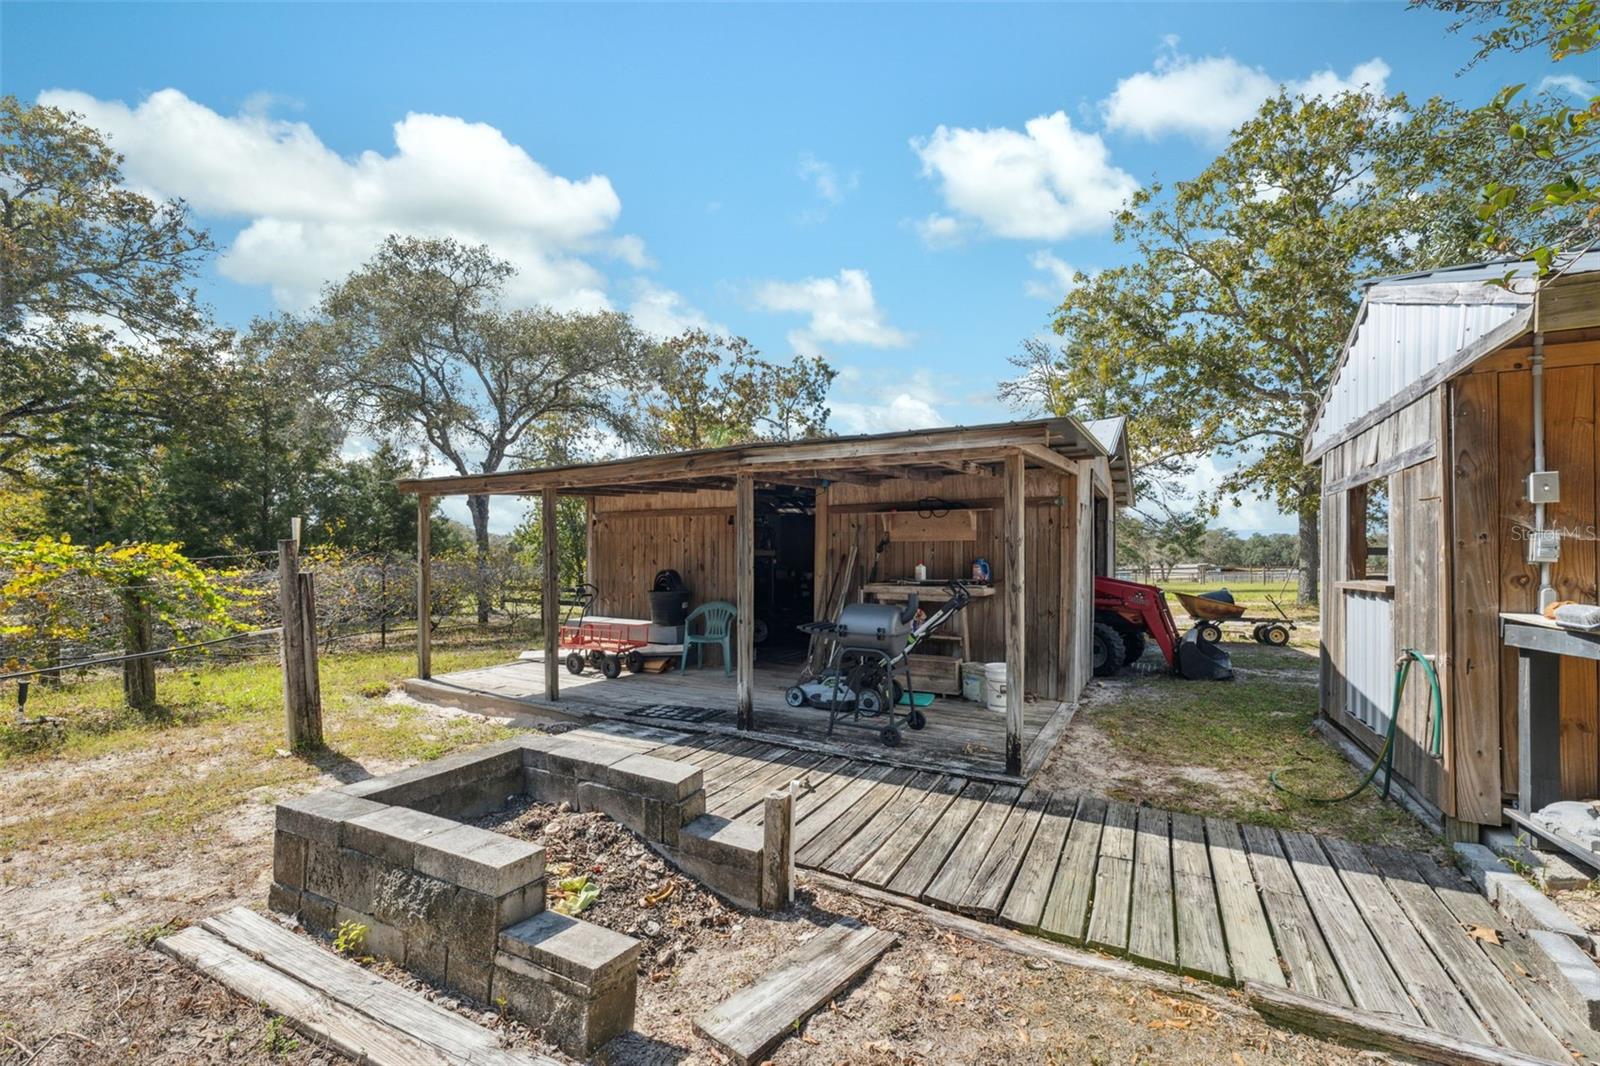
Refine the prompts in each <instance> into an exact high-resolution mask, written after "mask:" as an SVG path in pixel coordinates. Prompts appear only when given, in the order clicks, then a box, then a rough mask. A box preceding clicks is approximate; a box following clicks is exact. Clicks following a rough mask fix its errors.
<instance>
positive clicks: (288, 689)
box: [278, 538, 322, 751]
mask: <svg viewBox="0 0 1600 1066" xmlns="http://www.w3.org/2000/svg"><path fill="white" fill-rule="evenodd" d="M310 578H311V575H310V574H305V575H302V574H301V573H300V553H299V551H298V548H297V545H296V544H295V541H294V540H293V539H292V538H291V539H289V540H280V541H278V609H279V614H280V615H281V616H282V619H283V640H282V646H283V713H284V734H285V736H286V738H287V739H288V742H289V747H290V748H291V749H292V750H294V751H303V750H306V749H312V748H320V747H322V707H321V702H322V698H321V694H320V693H319V692H318V689H317V637H316V602H315V601H316V596H315V592H314V591H312V585H311V581H310ZM308 606H309V610H310V621H309V624H308V620H307V614H308V611H307V609H308Z"/></svg>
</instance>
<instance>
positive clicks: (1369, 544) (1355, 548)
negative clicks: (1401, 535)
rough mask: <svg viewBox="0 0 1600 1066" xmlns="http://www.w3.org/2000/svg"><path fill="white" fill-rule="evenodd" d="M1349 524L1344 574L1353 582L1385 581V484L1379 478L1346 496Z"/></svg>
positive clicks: (1387, 540)
mask: <svg viewBox="0 0 1600 1066" xmlns="http://www.w3.org/2000/svg"><path fill="white" fill-rule="evenodd" d="M1346 505H1347V507H1348V511H1347V514H1348V516H1349V520H1350V536H1349V543H1350V558H1349V565H1348V570H1349V572H1348V574H1347V575H1346V576H1347V577H1348V578H1350V579H1351V580H1353V581H1362V580H1368V579H1372V580H1385V579H1387V578H1388V577H1389V574H1390V572H1391V571H1390V567H1389V481H1388V479H1387V478H1379V479H1378V480H1376V481H1369V482H1367V483H1366V484H1365V485H1358V486H1356V487H1355V488H1353V489H1351V490H1350V491H1349V493H1348V494H1347V496H1346Z"/></svg>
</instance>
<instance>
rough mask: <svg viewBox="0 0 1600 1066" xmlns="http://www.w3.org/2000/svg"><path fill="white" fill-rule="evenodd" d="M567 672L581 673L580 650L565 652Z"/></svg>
mask: <svg viewBox="0 0 1600 1066" xmlns="http://www.w3.org/2000/svg"><path fill="white" fill-rule="evenodd" d="M567 673H569V674H581V673H583V655H582V654H581V653H580V652H575V651H569V652H567Z"/></svg>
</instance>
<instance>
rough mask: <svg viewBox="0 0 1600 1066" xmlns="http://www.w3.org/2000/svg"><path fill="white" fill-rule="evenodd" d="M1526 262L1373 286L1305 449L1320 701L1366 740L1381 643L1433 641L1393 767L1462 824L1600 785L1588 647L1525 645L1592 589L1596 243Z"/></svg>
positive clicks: (1385, 676) (1377, 689) (1591, 595)
mask: <svg viewBox="0 0 1600 1066" xmlns="http://www.w3.org/2000/svg"><path fill="white" fill-rule="evenodd" d="M1508 273H1509V274H1512V275H1515V277H1516V280H1514V281H1512V282H1511V283H1510V284H1509V285H1505V284H1501V283H1499V282H1500V281H1501V279H1504V278H1505V277H1506V275H1507V274H1508ZM1530 275H1531V268H1530V265H1529V264H1526V263H1503V262H1502V263H1491V264H1482V265H1476V266H1468V267H1460V268H1454V269H1447V270H1436V271H1431V272H1428V273H1422V274H1417V275H1413V276H1408V277H1399V278H1389V279H1384V280H1380V281H1376V282H1373V283H1371V284H1369V285H1368V286H1367V287H1366V290H1365V294H1364V298H1363V300H1362V304H1361V308H1360V311H1359V313H1358V315H1357V319H1356V323H1355V325H1354V327H1353V329H1352V330H1351V333H1350V338H1349V341H1348V343H1347V345H1346V348H1345V351H1344V354H1343V356H1342V358H1341V360H1340V363H1339V366H1338V369H1337V371H1336V373H1335V376H1334V378H1333V381H1332V384H1331V385H1330V387H1329V390H1328V393H1327V395H1326V397H1325V398H1324V401H1323V404H1322V408H1321V411H1320V413H1319V415H1318V418H1317V421H1316V423H1315V425H1314V427H1313V429H1312V431H1311V433H1310V435H1309V437H1308V439H1307V441H1306V450H1305V455H1306V458H1307V459H1308V461H1316V462H1320V463H1321V465H1322V529H1321V546H1322V553H1321V554H1322V585H1323V589H1324V599H1323V614H1322V694H1321V699H1322V707H1323V710H1324V712H1325V713H1326V714H1327V715H1328V717H1329V718H1330V719H1332V721H1333V722H1334V723H1335V724H1336V725H1338V726H1339V727H1340V728H1341V729H1343V730H1344V731H1345V732H1346V733H1348V734H1349V735H1350V736H1351V737H1353V738H1354V739H1355V740H1356V741H1357V742H1358V743H1360V744H1361V745H1362V746H1364V747H1365V748H1367V749H1368V750H1369V751H1370V752H1372V753H1374V754H1376V753H1378V752H1379V751H1380V750H1381V749H1382V746H1383V743H1384V737H1385V734H1386V732H1387V730H1388V728H1389V726H1390V707H1391V691H1392V687H1393V684H1394V674H1395V663H1396V659H1397V657H1398V656H1399V655H1400V654H1401V653H1402V651H1403V650H1404V649H1407V648H1414V649H1416V650H1417V651H1419V652H1420V653H1422V654H1424V655H1426V656H1428V657H1430V659H1431V660H1432V661H1433V662H1434V663H1435V664H1436V665H1437V667H1438V673H1439V679H1440V682H1441V685H1442V689H1443V709H1444V713H1443V717H1442V721H1440V720H1438V718H1437V716H1435V715H1434V714H1432V713H1431V711H1430V703H1429V700H1428V698H1427V686H1426V684H1424V683H1422V680H1421V679H1420V678H1418V677H1416V676H1413V678H1412V682H1411V684H1410V686H1409V689H1408V692H1407V694H1406V698H1405V702H1404V704H1403V706H1402V708H1401V711H1400V714H1399V720H1398V722H1396V723H1395V756H1394V760H1395V770H1396V773H1397V775H1398V776H1399V778H1400V779H1401V780H1402V781H1403V783H1404V784H1405V785H1406V786H1407V787H1408V788H1410V789H1411V791H1412V792H1413V794H1414V795H1415V796H1416V797H1417V798H1418V799H1420V800H1421V801H1422V802H1424V803H1425V804H1427V805H1429V806H1430V807H1432V808H1433V809H1434V810H1435V811H1437V812H1438V813H1439V814H1441V815H1442V816H1444V818H1445V819H1446V821H1447V824H1448V825H1449V826H1450V827H1451V828H1452V829H1453V830H1455V831H1457V832H1458V833H1459V834H1460V835H1462V836H1466V837H1473V838H1475V837H1476V835H1477V832H1478V829H1477V827H1478V826H1480V825H1499V824H1501V823H1502V821H1503V820H1505V819H1506V818H1508V817H1509V818H1511V819H1513V820H1524V819H1526V817H1527V816H1528V814H1529V813H1530V812H1532V811H1537V810H1539V809H1541V808H1543V807H1545V806H1546V805H1548V804H1549V803H1550V802H1553V801H1556V800H1558V799H1561V798H1563V797H1564V798H1568V799H1578V798H1581V799H1592V798H1594V797H1596V796H1600V717H1597V716H1600V701H1597V698H1596V694H1597V691H1600V689H1597V680H1600V674H1597V667H1596V662H1595V658H1594V656H1588V657H1585V656H1584V655H1582V654H1578V655H1571V654H1563V655H1562V656H1561V657H1559V658H1558V657H1556V656H1549V657H1539V656H1538V655H1533V656H1530V654H1529V649H1528V648H1527V646H1526V643H1525V641H1526V640H1528V639H1531V638H1528V637H1526V636H1525V632H1526V630H1527V629H1528V628H1529V626H1530V625H1531V626H1533V627H1535V628H1537V627H1538V626H1539V625H1540V622H1539V620H1538V619H1536V618H1534V619H1530V618H1529V617H1528V616H1529V615H1530V614H1533V613H1535V612H1537V611H1538V610H1539V609H1540V607H1541V606H1542V604H1544V603H1548V602H1550V601H1552V600H1569V601H1580V602H1583V603H1591V604H1592V603H1595V602H1596V600H1597V586H1600V563H1597V556H1596V551H1595V544H1596V532H1595V531H1596V528H1597V508H1596V499H1597V496H1600V473H1597V471H1600V461H1597V459H1600V438H1597V436H1596V431H1595V425H1596V421H1597V414H1600V407H1597V404H1600V380H1597V379H1600V254H1597V253H1589V254H1587V255H1585V256H1584V257H1582V258H1581V259H1579V260H1577V261H1576V262H1574V263H1572V264H1570V265H1569V266H1568V268H1567V269H1566V270H1565V272H1564V273H1563V274H1562V275H1561V276H1560V277H1558V278H1556V279H1555V280H1552V281H1548V282H1546V283H1545V284H1543V285H1541V286H1538V287H1535V286H1534V284H1533V282H1532V280H1531V277H1530ZM1551 475H1554V476H1551ZM1541 559H1543V560H1545V561H1543V562H1541V561H1539V560H1541ZM1539 639H1545V638H1539ZM1436 735H1437V737H1438V743H1437V744H1435V741H1434V738H1435V736H1436Z"/></svg>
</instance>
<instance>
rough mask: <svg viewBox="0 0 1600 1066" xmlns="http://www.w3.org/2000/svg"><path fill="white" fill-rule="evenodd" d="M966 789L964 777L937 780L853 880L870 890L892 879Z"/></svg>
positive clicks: (948, 777)
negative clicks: (867, 886)
mask: <svg viewBox="0 0 1600 1066" xmlns="http://www.w3.org/2000/svg"><path fill="white" fill-rule="evenodd" d="M966 786H967V779H966V778H964V777H956V776H946V777H941V778H940V779H939V781H938V783H937V784H935V785H934V786H933V788H932V789H931V790H930V791H929V793H928V796H927V797H926V798H925V799H924V800H922V801H921V802H919V803H918V804H917V805H916V807H915V808H914V809H913V810H912V811H911V813H910V815H908V816H907V818H906V820H905V821H903V822H901V823H900V826H899V828H897V829H896V830H895V831H894V832H893V833H891V834H890V835H889V839H888V840H885V841H884V842H883V844H882V845H880V846H879V848H878V850H877V851H875V852H874V853H873V855H872V858H870V859H868V860H867V861H866V862H865V863H864V864H862V866H861V868H860V869H858V870H857V871H856V872H855V879H856V880H857V881H860V882H861V883H862V884H864V885H872V886H873V887H874V888H883V887H884V886H886V885H888V884H889V882H890V881H892V880H894V877H895V875H896V874H898V873H899V872H900V868H901V867H902V866H904V865H905V863H906V860H908V859H909V858H911V856H912V855H913V854H914V853H915V852H916V850H917V848H918V847H920V846H921V844H922V841H923V839H924V838H925V837H926V836H927V835H928V830H929V829H931V828H932V827H933V826H934V825H936V824H938V822H939V820H940V819H942V818H943V817H944V813H945V811H947V810H949V808H950V804H952V803H954V802H955V799H956V797H957V796H959V795H960V794H961V792H962V790H963V789H964V788H966Z"/></svg>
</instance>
